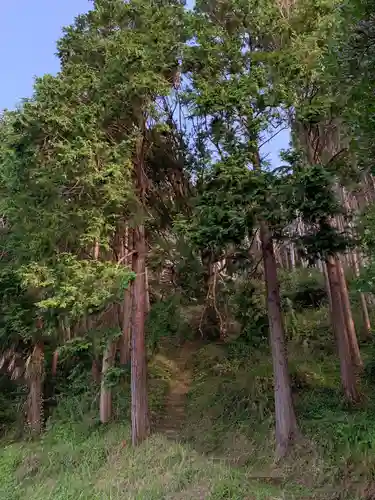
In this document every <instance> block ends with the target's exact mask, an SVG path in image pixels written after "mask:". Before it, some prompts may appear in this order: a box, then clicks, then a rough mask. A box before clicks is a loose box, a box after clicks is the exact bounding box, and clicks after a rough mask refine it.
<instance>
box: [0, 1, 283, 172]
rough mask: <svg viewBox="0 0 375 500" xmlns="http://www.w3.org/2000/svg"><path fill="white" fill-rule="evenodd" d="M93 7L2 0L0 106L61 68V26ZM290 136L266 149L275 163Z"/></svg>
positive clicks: (14, 100) (16, 100) (84, 3)
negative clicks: (58, 43) (58, 52)
mask: <svg viewBox="0 0 375 500" xmlns="http://www.w3.org/2000/svg"><path fill="white" fill-rule="evenodd" d="M191 3H192V0H189V2H188V4H191ZM89 8H90V2H89V0H0V19H1V24H2V26H1V30H0V67H1V68H2V73H3V77H2V78H1V79H0V110H2V109H4V108H8V109H12V108H14V107H15V106H16V105H17V103H19V102H20V100H21V99H22V98H24V97H30V96H31V94H32V88H33V82H34V77H35V76H41V75H43V74H44V73H56V72H57V71H58V70H59V62H58V60H57V58H56V56H55V52H56V41H57V40H58V39H59V38H60V36H61V28H62V26H66V25H68V24H71V23H72V21H73V19H74V18H75V17H76V16H77V15H78V14H81V13H83V12H86V11H87V10H88V9H89ZM288 140H289V131H283V132H281V133H280V134H279V135H278V136H277V137H276V138H275V139H274V140H273V141H271V142H270V143H269V144H268V145H267V146H266V147H265V148H264V150H263V151H262V152H263V154H265V153H269V157H268V159H269V161H271V163H272V165H273V166H278V164H279V161H278V151H279V150H280V149H281V148H285V147H287V146H288Z"/></svg>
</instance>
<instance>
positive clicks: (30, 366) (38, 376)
mask: <svg viewBox="0 0 375 500" xmlns="http://www.w3.org/2000/svg"><path fill="white" fill-rule="evenodd" d="M43 374H44V348H43V345H42V344H41V343H37V344H36V345H35V347H34V350H33V352H32V354H31V355H30V356H29V359H28V363H27V367H26V374H25V376H26V380H27V384H28V387H29V394H28V398H27V423H28V426H29V428H30V431H31V433H32V434H34V435H38V434H40V433H41V432H42V428H43Z"/></svg>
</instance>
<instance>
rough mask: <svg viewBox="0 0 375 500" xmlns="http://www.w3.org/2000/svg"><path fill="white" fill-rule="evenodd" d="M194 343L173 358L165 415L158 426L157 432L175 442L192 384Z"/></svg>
mask: <svg viewBox="0 0 375 500" xmlns="http://www.w3.org/2000/svg"><path fill="white" fill-rule="evenodd" d="M198 348H199V347H198V345H197V343H195V342H186V343H185V344H184V345H183V346H182V348H181V349H180V351H179V353H178V356H177V357H176V358H174V373H173V377H172V379H171V381H170V386H169V392H168V395H167V400H166V404H165V415H164V416H163V418H162V419H161V421H160V422H159V425H158V429H157V430H158V432H161V433H163V434H165V435H166V436H167V437H168V439H171V440H177V439H178V438H179V436H180V431H181V429H182V427H183V425H184V422H185V417H186V416H185V406H186V397H187V394H188V392H189V389H190V385H191V382H192V376H193V375H192V371H191V369H190V365H191V361H192V358H193V356H194V354H195V353H196V352H197V350H198Z"/></svg>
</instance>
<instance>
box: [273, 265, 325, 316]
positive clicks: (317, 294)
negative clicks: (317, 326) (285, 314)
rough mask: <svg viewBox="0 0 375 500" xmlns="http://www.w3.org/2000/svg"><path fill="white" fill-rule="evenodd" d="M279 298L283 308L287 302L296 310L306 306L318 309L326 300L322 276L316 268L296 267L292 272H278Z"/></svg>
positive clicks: (301, 309) (285, 307)
mask: <svg viewBox="0 0 375 500" xmlns="http://www.w3.org/2000/svg"><path fill="white" fill-rule="evenodd" d="M279 278H280V288H281V298H282V304H283V308H284V309H288V302H291V304H292V305H293V308H294V309H295V310H297V311H303V310H304V309H306V308H312V309H318V308H319V307H321V306H322V305H324V304H325V303H326V301H327V292H326V288H325V284H324V277H323V275H322V273H321V272H320V271H318V270H317V269H312V268H307V269H302V268H300V269H296V270H295V271H294V272H292V273H291V272H290V271H288V272H286V271H282V272H280V273H279Z"/></svg>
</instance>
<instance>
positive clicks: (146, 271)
mask: <svg viewBox="0 0 375 500" xmlns="http://www.w3.org/2000/svg"><path fill="white" fill-rule="evenodd" d="M145 288H146V305H145V311H146V315H147V314H148V313H149V312H150V307H151V306H150V290H149V285H148V270H147V267H146V268H145Z"/></svg>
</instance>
